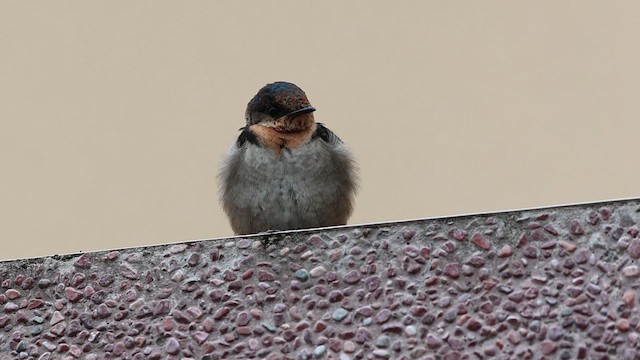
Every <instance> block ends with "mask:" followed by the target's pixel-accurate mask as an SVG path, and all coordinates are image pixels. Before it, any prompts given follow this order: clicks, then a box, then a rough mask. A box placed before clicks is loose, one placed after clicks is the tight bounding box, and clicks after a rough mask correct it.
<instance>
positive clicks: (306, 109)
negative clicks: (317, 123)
mask: <svg viewBox="0 0 640 360" xmlns="http://www.w3.org/2000/svg"><path fill="white" fill-rule="evenodd" d="M314 111H316V108H314V107H313V106H311V105H308V106H305V107H303V108H302V109H298V110H295V111H292V112H290V113H288V114H287V117H288V118H294V117H296V116H298V115H302V114H307V113H310V112H314Z"/></svg>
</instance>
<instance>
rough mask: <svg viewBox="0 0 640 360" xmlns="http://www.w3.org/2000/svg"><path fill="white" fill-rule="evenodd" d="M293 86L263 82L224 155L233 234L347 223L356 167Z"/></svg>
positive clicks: (224, 197) (224, 194) (223, 182)
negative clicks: (233, 141)
mask: <svg viewBox="0 0 640 360" xmlns="http://www.w3.org/2000/svg"><path fill="white" fill-rule="evenodd" d="M315 111H316V109H315V108H314V107H313V106H311V103H310V102H309V100H308V99H307V95H306V94H305V93H304V91H302V89H300V88H299V87H298V86H296V85H294V84H292V83H288V82H274V83H271V84H267V85H265V86H264V87H263V88H261V89H260V90H259V91H258V93H257V94H256V95H255V96H254V97H253V98H252V99H251V101H249V104H248V105H247V109H246V112H245V119H246V126H244V127H242V128H241V129H240V135H239V136H238V139H237V140H236V142H235V143H234V144H233V145H232V146H231V149H230V150H229V151H228V153H227V154H226V155H225V158H224V161H223V165H222V167H221V170H220V173H219V180H220V199H221V203H222V208H223V209H224V211H225V213H226V215H227V217H228V218H229V222H230V224H231V228H232V229H233V231H234V233H235V234H237V235H245V234H253V233H259V232H267V231H280V230H293V229H304V228H317V227H325V226H334V225H345V224H346V223H347V220H348V219H349V216H350V215H351V213H352V210H353V203H354V198H355V193H356V188H357V181H358V179H357V166H356V162H355V160H354V157H353V155H352V153H351V151H350V150H349V148H348V147H347V145H346V144H345V143H344V142H342V140H340V138H338V136H336V134H334V133H333V132H332V131H331V130H329V129H328V128H327V127H326V126H325V125H324V124H322V123H317V122H316V121H315V118H314V112H315Z"/></svg>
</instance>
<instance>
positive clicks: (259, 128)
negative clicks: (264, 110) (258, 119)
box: [250, 122, 317, 154]
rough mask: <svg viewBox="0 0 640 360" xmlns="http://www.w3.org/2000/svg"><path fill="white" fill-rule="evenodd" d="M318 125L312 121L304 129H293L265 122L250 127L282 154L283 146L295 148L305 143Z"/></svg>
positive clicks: (265, 143)
mask: <svg viewBox="0 0 640 360" xmlns="http://www.w3.org/2000/svg"><path fill="white" fill-rule="evenodd" d="M316 127H317V125H316V123H315V122H311V123H310V124H308V126H306V127H305V128H303V129H297V130H292V131H287V130H284V129H282V128H281V127H273V126H269V125H263V124H254V125H251V127H250V129H251V131H252V132H253V133H254V134H255V135H256V137H257V138H258V140H259V141H260V143H262V144H263V145H264V146H266V147H269V148H271V149H273V150H274V151H275V152H276V153H278V154H280V153H281V152H282V149H283V148H289V149H293V148H297V147H299V146H301V145H304V144H305V143H306V142H307V141H309V139H310V138H311V136H312V135H313V133H314V132H315V131H316Z"/></svg>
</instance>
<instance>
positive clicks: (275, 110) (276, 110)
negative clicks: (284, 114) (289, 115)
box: [268, 107, 278, 116]
mask: <svg viewBox="0 0 640 360" xmlns="http://www.w3.org/2000/svg"><path fill="white" fill-rule="evenodd" d="M268 112H269V115H271V116H275V115H276V114H277V113H278V109H276V108H274V107H272V108H269V111H268Z"/></svg>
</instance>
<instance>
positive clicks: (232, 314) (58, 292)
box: [0, 199, 640, 359]
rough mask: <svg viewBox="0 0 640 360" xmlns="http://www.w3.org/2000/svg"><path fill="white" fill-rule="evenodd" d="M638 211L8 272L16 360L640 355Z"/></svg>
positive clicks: (399, 227) (38, 264)
mask: <svg viewBox="0 0 640 360" xmlns="http://www.w3.org/2000/svg"><path fill="white" fill-rule="evenodd" d="M639 210H640V200H638V199H634V200H623V201H612V202H606V203H595V204H583V205H575V206H566V207H555V208H547V209H536V210H524V211H512V212H504V213H495V214H482V215H469V216H462V217H451V218H441V219H427V220H416V221H408V222H400V223H389V224H376V225H366V226H353V227H342V228H330V229H320V230H312V231H296V232H287V233H279V234H270V235H265V236H253V237H242V238H229V239H220V240H209V241H197V242H188V243H181V244H170V245H162V246H153V247H144V248H131V249H124V250H117V251H105V252H94V253H86V254H78V255H65V256H53V257H45V258H34V259H24V260H15V261H8V262H2V263H0V280H1V281H2V283H1V286H2V288H1V289H0V358H1V359H118V358H121V359H223V358H226V359H230V358H233V359H240V358H255V359H262V358H266V359H312V358H326V359H374V358H375V359H387V358H388V359H489V358H491V359H494V358H495V359H516V358H518V359H541V358H560V359H581V358H582V359H587V358H588V359H637V358H640V352H638V351H637V350H636V348H637V347H638V345H640V343H639V342H638V338H639V336H640V314H639V313H638V311H637V309H638V299H637V298H638V294H637V293H638V287H639V286H640V284H639V282H638V278H639V276H640V270H639V268H638V265H637V259H638V258H640V238H639V237H638V234H639V233H640V229H639V227H638V223H639V221H640V214H639V213H638V211H639Z"/></svg>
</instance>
